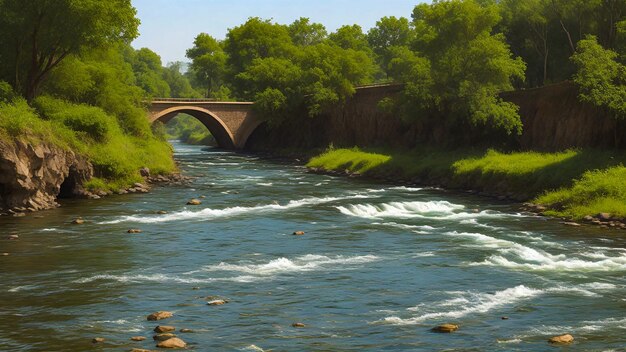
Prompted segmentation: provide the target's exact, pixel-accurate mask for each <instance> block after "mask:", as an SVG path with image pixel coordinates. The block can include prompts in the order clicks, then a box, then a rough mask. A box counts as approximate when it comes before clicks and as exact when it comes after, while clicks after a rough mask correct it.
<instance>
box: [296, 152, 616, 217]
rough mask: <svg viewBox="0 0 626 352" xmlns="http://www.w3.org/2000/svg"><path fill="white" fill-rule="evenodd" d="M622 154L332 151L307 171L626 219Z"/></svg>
mask: <svg viewBox="0 0 626 352" xmlns="http://www.w3.org/2000/svg"><path fill="white" fill-rule="evenodd" d="M625 163H626V153H624V152H618V151H601V150H569V151H564V152H558V153H538V152H517V153H502V152H498V151H494V150H488V151H484V150H482V151H479V150H455V151H444V150H434V149H426V148H423V149H416V150H414V151H412V152H403V153H400V152H392V151H385V150H360V149H358V148H353V149H334V150H328V151H327V152H325V153H323V154H321V155H319V156H317V157H314V158H312V159H311V160H310V161H309V163H308V164H307V166H308V167H311V168H321V169H324V170H333V171H348V172H350V173H359V174H363V175H366V176H371V177H376V178H385V179H395V180H402V181H413V182H416V183H423V184H435V185H441V186H444V187H448V188H457V189H472V190H477V191H480V192H483V193H485V194H489V195H502V196H508V197H510V198H512V199H516V200H519V201H527V200H529V201H532V202H535V203H540V204H544V205H546V206H548V207H549V209H550V210H549V211H548V214H550V215H555V216H564V217H571V218H573V219H580V218H583V217H584V216H586V215H596V214H598V213H604V212H606V213H611V214H613V216H616V217H626V182H624V180H626V168H625V167H624V166H622V165H623V164H625Z"/></svg>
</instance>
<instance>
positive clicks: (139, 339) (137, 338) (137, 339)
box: [130, 336, 146, 341]
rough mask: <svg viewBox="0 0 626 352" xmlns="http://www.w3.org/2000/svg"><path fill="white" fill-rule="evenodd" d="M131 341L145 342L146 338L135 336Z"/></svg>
mask: <svg viewBox="0 0 626 352" xmlns="http://www.w3.org/2000/svg"><path fill="white" fill-rule="evenodd" d="M130 339H131V341H144V340H145V339H146V338H145V337H143V336H133V337H131V338H130Z"/></svg>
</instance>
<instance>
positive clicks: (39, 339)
mask: <svg viewBox="0 0 626 352" xmlns="http://www.w3.org/2000/svg"><path fill="white" fill-rule="evenodd" d="M174 146H175V150H176V158H177V160H178V161H179V162H180V166H181V169H182V170H183V171H184V173H185V174H187V175H189V176H193V177H195V178H194V180H193V182H192V183H191V184H188V185H184V186H169V187H156V188H154V189H153V191H152V192H151V193H149V194H141V195H126V196H112V197H108V198H106V199H101V200H97V201H91V200H90V201H86V200H80V201H67V202H65V203H64V204H63V207H62V208H59V209H56V210H52V211H47V212H42V213H39V214H36V215H29V216H28V217H24V218H2V219H0V230H1V231H0V232H1V233H0V235H2V238H1V239H0V253H1V252H8V253H10V255H9V256H1V257H0V294H1V297H2V299H1V300H0V317H1V318H0V351H90V350H94V349H95V350H102V351H127V350H130V349H131V348H134V347H136V348H152V349H154V346H155V344H154V342H152V338H151V336H152V333H151V332H152V329H153V328H154V327H155V326H156V325H158V323H156V322H148V321H146V315H148V314H149V313H152V312H155V311H160V310H165V311H172V312H173V313H174V317H173V318H170V319H167V320H163V321H160V322H159V323H161V324H165V325H173V326H175V327H176V328H178V329H180V328H187V329H192V330H193V331H194V332H193V333H185V334H183V333H179V334H178V335H179V337H181V338H182V339H184V340H185V341H186V342H187V343H188V344H189V348H190V349H191V350H195V351H262V350H264V351H270V350H271V351H531V350H532V351H553V350H555V347H552V346H550V345H549V344H548V343H547V339H548V338H549V337H550V336H553V335H555V334H562V333H571V334H573V335H574V337H575V339H576V340H575V343H574V344H573V345H571V346H569V347H567V348H565V350H567V351H625V350H626V349H625V346H626V279H625V278H624V274H625V273H626V249H625V248H626V236H625V234H624V232H618V231H608V230H601V229H596V228H588V227H582V228H572V227H565V226H563V225H560V224H559V223H558V221H555V220H546V219H542V218H539V217H532V216H529V215H528V214H521V213H519V212H518V211H517V210H516V208H514V207H512V206H509V205H506V204H501V203H496V202H495V201H491V200H486V199H482V198H477V197H474V196H470V195H464V194H458V193H453V192H446V191H444V190H438V189H428V188H417V187H398V186H393V185H387V184H379V183H374V182H368V181H362V180H354V179H347V178H340V177H331V176H324V175H315V174H309V173H307V172H306V169H305V168H303V167H301V166H297V165H293V164H286V163H279V162H271V161H267V160H262V159H260V158H258V157H255V156H250V155H242V154H234V153H230V152H225V151H220V150H216V149H209V150H207V149H203V148H202V147H196V146H186V145H182V144H177V143H175V144H174ZM201 196H205V197H206V198H203V199H202V200H203V204H202V205H200V206H187V205H186V202H187V200H189V199H190V198H196V197H201ZM159 210H165V211H167V212H168V213H167V214H163V215H160V214H157V211H159ZM78 216H82V217H83V218H84V219H85V220H86V223H85V224H83V225H71V224H70V222H71V220H72V219H74V218H76V217H78ZM131 228H139V229H141V230H143V232H142V233H140V234H128V233H127V230H128V229H131ZM296 230H302V231H305V232H306V234H305V235H304V236H293V235H292V232H293V231H296ZM10 233H17V234H19V236H20V237H19V240H17V241H8V240H5V239H4V237H6V236H5V235H8V234H10ZM214 298H222V299H226V300H228V301H229V303H227V304H225V305H222V306H209V305H207V304H206V302H207V301H210V300H212V299H214ZM502 317H508V319H506V320H503V319H502ZM294 322H301V323H304V324H305V325H306V327H305V328H294V327H292V326H291V325H292V323H294ZM448 322H449V323H455V324H459V325H460V329H459V330H458V331H457V332H455V333H452V334H437V333H433V332H431V331H430V329H431V328H432V327H433V326H436V325H438V324H441V323H448ZM131 336H146V337H147V338H148V339H147V340H146V341H144V342H132V341H130V340H129V338H130V337H131ZM94 337H104V338H105V339H106V342H105V343H104V344H98V345H96V346H94V345H92V343H91V339H92V338H94Z"/></svg>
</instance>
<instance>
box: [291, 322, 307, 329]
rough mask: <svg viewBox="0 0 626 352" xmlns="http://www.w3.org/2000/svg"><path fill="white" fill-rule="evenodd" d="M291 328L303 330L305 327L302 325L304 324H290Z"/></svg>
mask: <svg viewBox="0 0 626 352" xmlns="http://www.w3.org/2000/svg"><path fill="white" fill-rule="evenodd" d="M291 326H293V327H294V328H304V327H306V325H304V323H293V324H291Z"/></svg>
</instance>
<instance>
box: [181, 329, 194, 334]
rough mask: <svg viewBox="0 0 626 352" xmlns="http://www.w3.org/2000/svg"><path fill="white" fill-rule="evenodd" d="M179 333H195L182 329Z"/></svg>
mask: <svg viewBox="0 0 626 352" xmlns="http://www.w3.org/2000/svg"><path fill="white" fill-rule="evenodd" d="M179 331H180V332H182V333H191V332H193V330H191V329H180V330H179Z"/></svg>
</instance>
